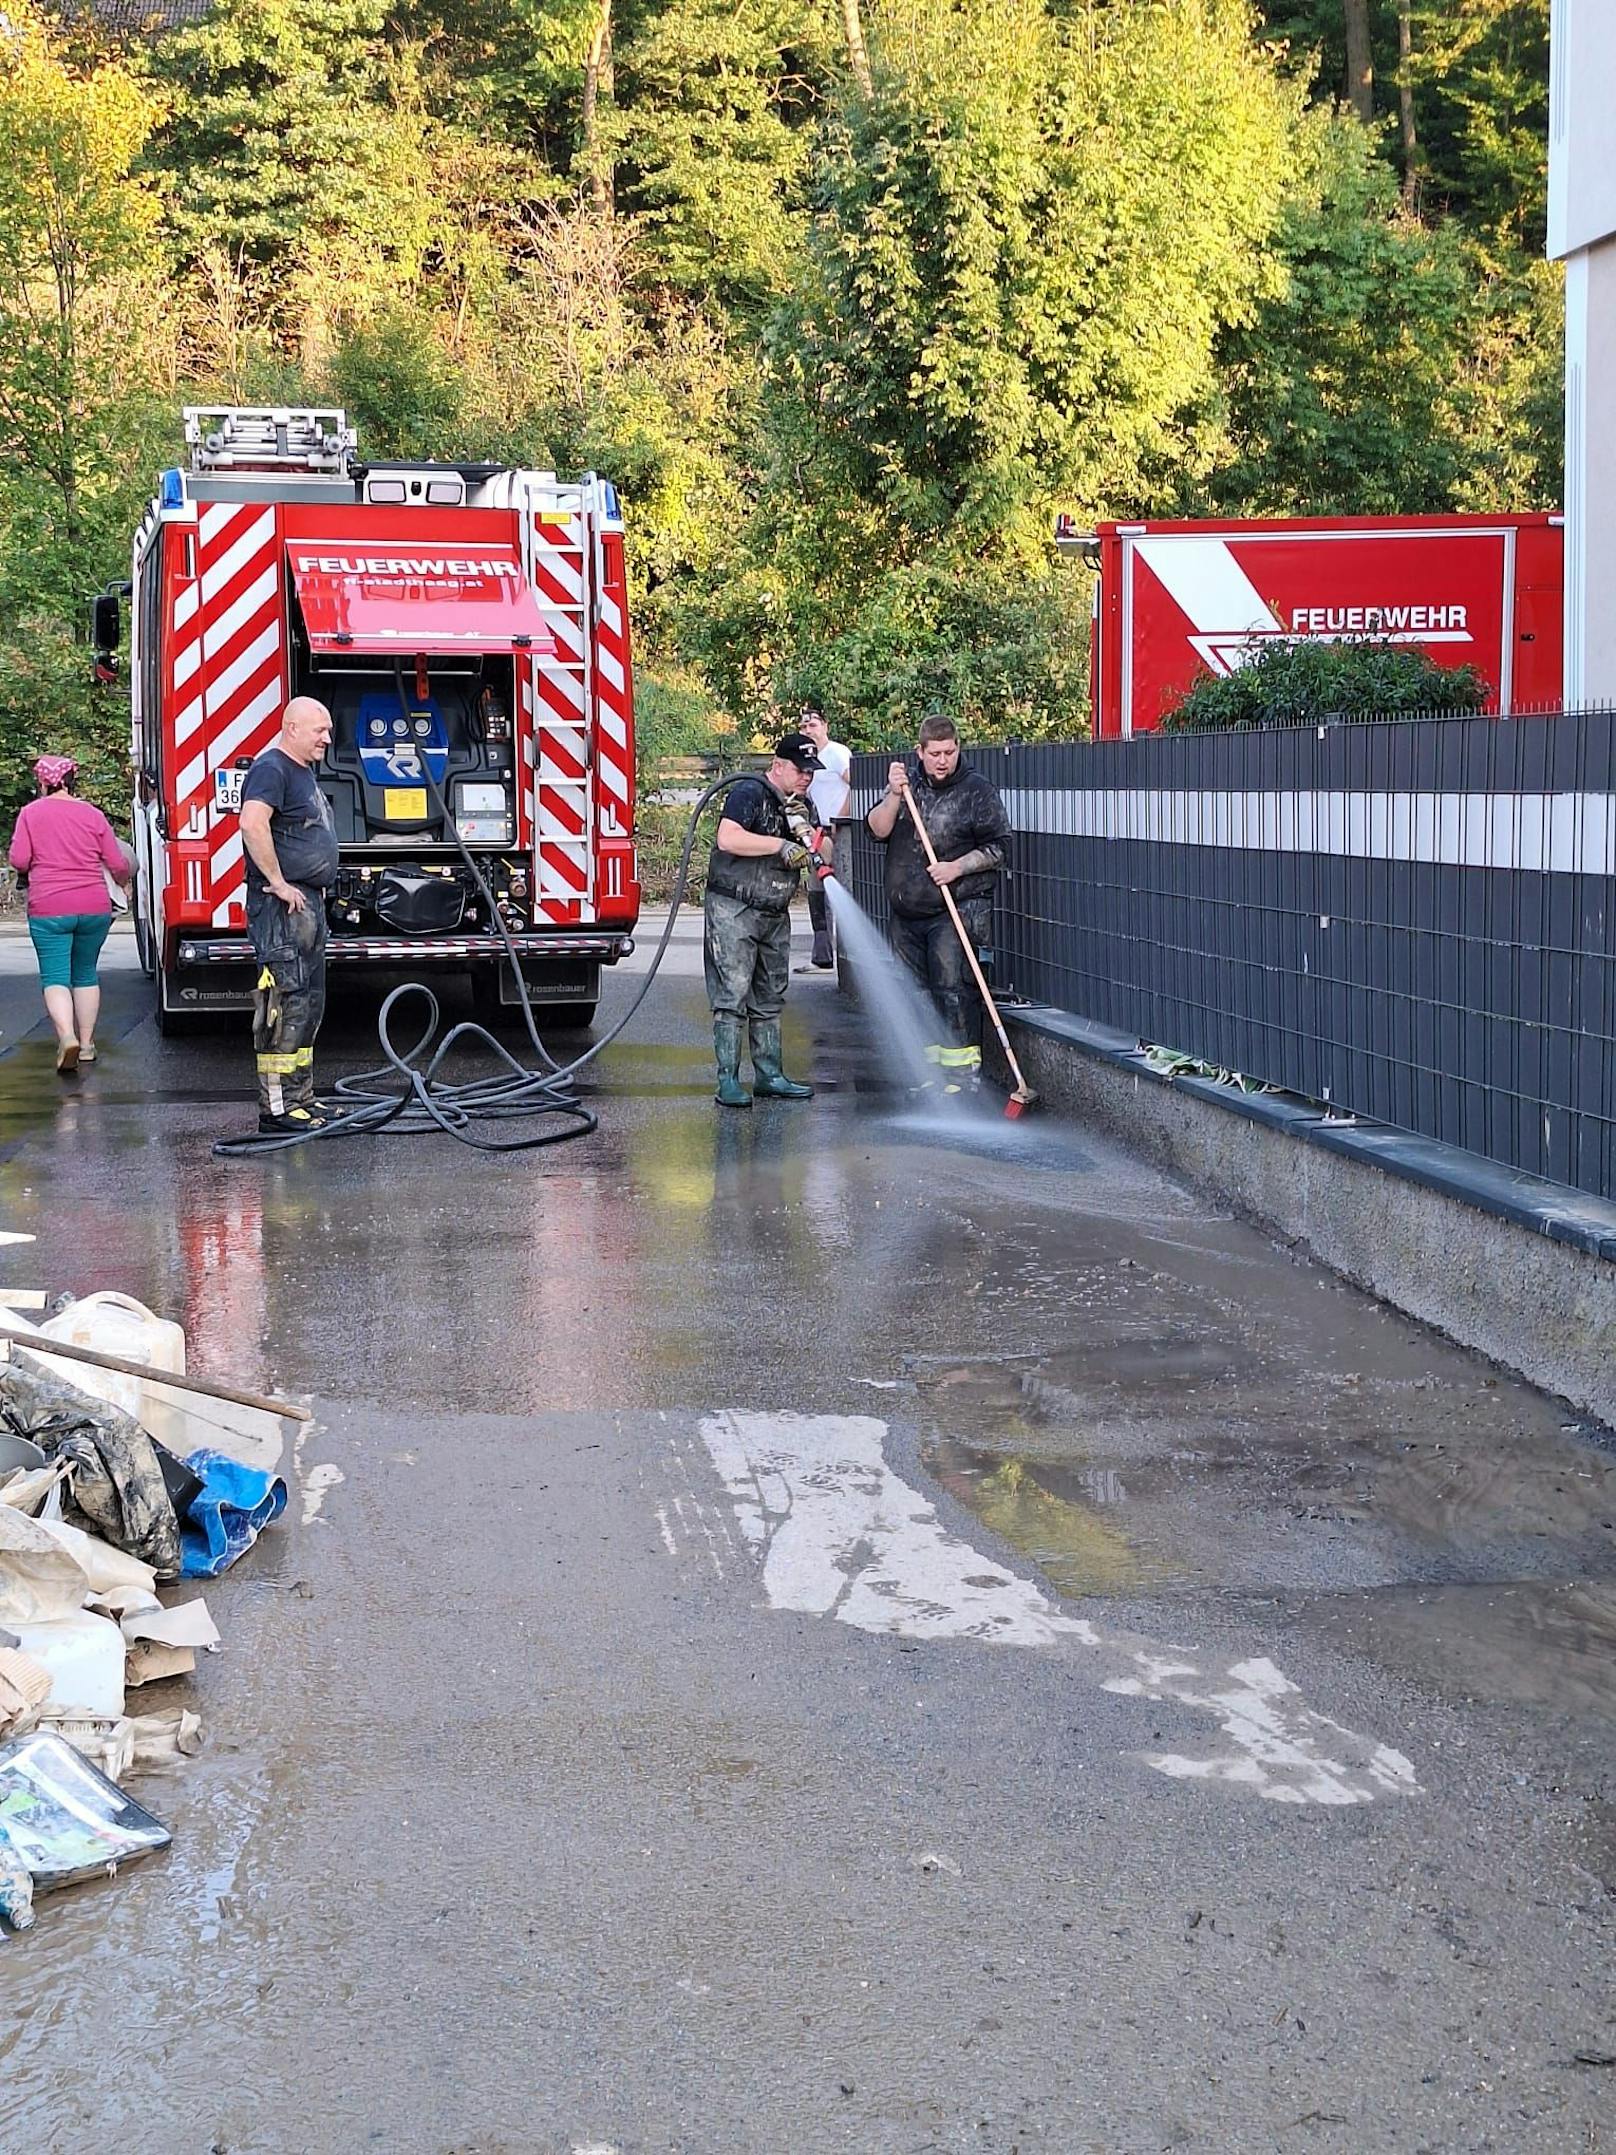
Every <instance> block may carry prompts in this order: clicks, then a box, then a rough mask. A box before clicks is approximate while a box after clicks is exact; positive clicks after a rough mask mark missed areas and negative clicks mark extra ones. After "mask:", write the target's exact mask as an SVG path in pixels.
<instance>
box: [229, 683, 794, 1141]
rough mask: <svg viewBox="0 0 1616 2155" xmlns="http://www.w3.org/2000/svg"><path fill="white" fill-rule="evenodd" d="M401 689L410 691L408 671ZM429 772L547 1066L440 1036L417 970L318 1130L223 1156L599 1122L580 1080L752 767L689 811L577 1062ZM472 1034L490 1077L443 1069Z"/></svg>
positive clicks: (566, 1134) (664, 940)
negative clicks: (560, 1047) (417, 1010)
mask: <svg viewBox="0 0 1616 2155" xmlns="http://www.w3.org/2000/svg"><path fill="white" fill-rule="evenodd" d="M400 695H401V697H402V695H403V688H402V681H401V683H400ZM420 764H421V769H422V773H423V775H424V777H425V780H426V783H427V785H428V786H429V787H430V789H431V791H432V794H433V796H434V798H435V801H436V803H437V806H438V809H439V810H440V812H441V813H442V815H443V818H444V822H445V825H446V827H447V828H448V829H450V830H451V831H453V832H454V835H455V843H456V845H457V846H458V848H459V850H460V857H461V859H462V860H463V861H464V863H465V865H466V867H467V868H468V869H469V870H470V872H471V875H472V878H473V880H474V881H475V883H476V886H477V889H478V891H479V892H480V894H481V896H482V899H483V902H484V904H485V905H486V906H487V908H488V912H489V917H490V919H491V920H492V921H493V922H494V924H495V926H496V928H497V929H498V932H499V936H500V939H501V941H502V942H503V944H504V946H505V962H506V963H507V964H509V966H510V968H511V973H512V977H513V978H514V980H515V982H516V992H517V995H518V997H519V999H520V1003H521V1009H522V1018H523V1022H524V1023H525V1025H526V1027H527V1036H528V1040H529V1042H530V1044H531V1046H532V1049H533V1052H534V1054H535V1055H536V1056H537V1057H538V1060H539V1064H540V1067H539V1068H538V1069H536V1070H535V1069H530V1068H529V1067H528V1066H527V1065H526V1064H525V1063H522V1062H519V1061H518V1060H517V1058H516V1056H514V1055H513V1054H512V1053H511V1051H510V1049H509V1048H507V1047H506V1046H505V1044H504V1042H503V1041H501V1040H498V1039H496V1038H495V1037H494V1035H493V1034H492V1033H491V1032H489V1031H488V1029H487V1027H486V1026H482V1025H479V1024H476V1023H475V1022H474V1021H472V1020H469V1019H468V1020H465V1021H463V1022H462V1023H460V1024H458V1025H452V1026H450V1027H449V1029H448V1031H447V1032H445V1033H444V1034H443V1036H442V1038H441V1039H440V1038H439V1037H438V1028H439V1023H440V1012H439V1007H438V999H437V997H436V996H435V995H434V994H433V992H432V990H431V989H430V988H429V987H427V986H426V984H425V983H424V982H423V981H419V980H410V981H406V982H404V984H403V985H402V986H401V987H397V988H394V989H393V991H392V993H391V994H390V995H389V996H388V997H387V999H386V1000H385V1002H384V1003H383V1004H382V1007H381V1010H380V1012H379V1014H378V1016H377V1020H376V1030H377V1035H378V1038H379V1041H380V1045H381V1051H382V1061H381V1062H380V1063H378V1064H377V1065H376V1066H375V1068H374V1069H371V1070H362V1071H359V1072H358V1073H356V1074H355V1075H354V1076H352V1077H343V1078H338V1079H337V1080H336V1082H335V1084H334V1085H333V1086H332V1088H331V1092H332V1096H333V1098H334V1100H335V1102H336V1103H337V1107H338V1112H337V1113H335V1114H333V1115H331V1116H330V1117H329V1118H328V1119H327V1120H325V1121H324V1122H321V1123H319V1124H317V1125H316V1126H315V1127H314V1128H313V1129H310V1130H298V1131H288V1132H286V1133H285V1134H284V1135H283V1134H281V1133H279V1132H277V1133H274V1134H271V1135H263V1136H259V1135H251V1136H246V1137H231V1138H223V1139H221V1140H220V1141H219V1143H217V1144H216V1145H215V1146H214V1148H213V1150H214V1153H215V1155H216V1156H217V1157H218V1158H220V1159H246V1158H252V1157H256V1156H257V1155H258V1154H260V1153H268V1152H284V1151H286V1150H287V1149H288V1148H290V1147H292V1146H296V1145H311V1144H315V1143H317V1142H318V1141H320V1140H321V1139H323V1138H330V1137H354V1136H359V1135H379V1134H380V1133H382V1132H384V1131H385V1132H388V1133H390V1134H391V1135H393V1136H420V1135H424V1134H426V1133H428V1132H430V1131H433V1130H439V1131H442V1133H443V1134H444V1135H445V1136H446V1137H452V1138H455V1139H457V1140H458V1141H459V1142H460V1143H461V1144H462V1145H470V1146H472V1147H473V1148H474V1149H475V1150H476V1151H478V1152H531V1151H534V1150H536V1149H537V1148H538V1147H539V1146H541V1145H558V1144H561V1143H563V1142H564V1141H565V1140H566V1139H568V1138H572V1137H587V1136H588V1134H589V1132H590V1131H591V1130H594V1129H596V1128H598V1126H599V1120H600V1118H599V1117H598V1116H597V1115H596V1113H595V1111H594V1109H593V1108H591V1107H588V1106H586V1105H585V1103H584V1101H583V1100H582V1099H580V1097H579V1095H578V1091H577V1088H576V1085H575V1083H574V1080H575V1079H576V1078H577V1076H578V1073H579V1072H580V1071H581V1070H583V1069H585V1068H587V1066H588V1065H589V1064H590V1063H592V1062H593V1061H594V1060H595V1057H596V1056H597V1055H600V1054H602V1053H603V1052H604V1051H605V1049H607V1048H609V1047H610V1046H611V1044H612V1042H613V1041H614V1040H616V1039H617V1038H618V1037H619V1035H620V1034H622V1033H623V1032H625V1031H626V1030H627V1028H628V1027H629V1025H630V1024H632V1022H633V1020H634V1018H635V1016H636V1014H637V1013H638V1011H639V1008H640V1005H641V1004H642V1003H643V1002H644V1001H645V998H646V996H647V995H648V994H649V993H650V992H651V986H652V983H653V982H654V981H655V979H656V976H657V972H658V970H659V968H660V967H661V964H662V961H663V959H664V958H665V957H666V955H667V951H668V944H669V942H670V940H671V939H672V936H673V924H674V922H675V921H676V920H677V919H678V917H679V908H680V906H681V905H682V904H683V903H684V896H685V886H686V884H687V883H688V881H689V878H690V856H691V854H692V852H693V851H694V849H695V843H696V832H697V828H698V826H699V824H700V821H701V817H702V814H703V812H704V811H705V810H706V809H707V807H708V806H709V805H710V803H712V802H713V801H715V800H717V799H718V797H719V795H720V794H722V793H726V792H727V791H728V790H729V788H730V787H731V786H734V785H738V784H739V783H740V782H741V780H742V779H743V778H745V777H747V776H748V775H749V774H748V773H747V772H745V771H732V772H730V773H729V774H728V775H727V776H726V777H723V778H720V779H717V780H715V781H714V783H713V784H712V785H710V786H709V787H708V788H707V790H706V792H705V793H704V794H703V795H702V796H701V798H700V800H699V801H697V803H696V805H695V807H694V808H693V809H692V810H691V811H690V827H689V829H688V830H687V831H686V833H685V842H684V846H683V849H682V850H681V852H680V855H679V866H678V871H677V874H676V875H675V877H674V885H673V900H672V903H671V905H670V906H669V908H668V917H667V919H666V921H665V922H664V923H663V927H662V934H661V936H660V938H659V939H658V941H657V945H656V949H655V950H654V951H653V953H652V955H651V963H650V965H649V967H648V968H647V971H646V975H645V979H644V980H643V981H642V982H641V984H640V988H639V991H638V993H637V994H636V995H635V997H634V999H633V1001H632V1002H631V1003H630V1004H629V1006H628V1009H627V1010H626V1011H625V1012H624V1013H623V1015H622V1017H620V1018H619V1019H618V1021H617V1023H616V1024H615V1025H614V1026H612V1028H611V1030H610V1031H609V1032H607V1033H604V1034H603V1035H602V1036H601V1038H600V1039H598V1040H595V1041H592V1042H591V1044H590V1045H589V1046H588V1047H587V1048H586V1049H585V1050H584V1052H583V1053H582V1054H581V1055H576V1056H574V1057H573V1059H572V1060H571V1061H570V1062H566V1063H557V1062H556V1060H555V1059H554V1057H553V1056H552V1055H551V1054H550V1052H549V1050H548V1049H547V1048H546V1047H545V1045H544V1042H543V1041H542V1040H541V1039H540V1038H539V1028H538V1022H537V1020H536V1019H535V1017H534V1015H533V1005H532V1003H531V1001H530V1000H529V997H528V992H527V983H526V981H525V980H524V979H523V977H522V966H521V961H520V959H519V957H518V955H517V950H516V945H515V942H514V941H513V940H512V937H511V931H510V927H509V924H508V923H507V922H506V920H505V918H504V915H503V914H502V913H501V912H500V909H499V907H498V906H497V905H496V904H495V902H494V896H493V893H492V891H491V890H490V889H489V887H488V884H487V881H486V879H485V878H484V876H483V872H482V870H481V868H479V866H478V865H477V861H476V858H475V856H474V855H473V854H472V852H471V850H470V848H469V847H468V846H467V845H466V842H465V840H464V839H463V838H462V837H461V836H460V832H459V829H458V827H457V826H456V824H455V821H454V818H453V816H451V815H450V814H449V811H448V807H447V804H446V803H445V801H444V798H443V791H442V788H441V787H440V786H439V784H438V782H437V780H436V779H435V778H434V777H433V775H432V772H431V770H430V769H429V768H428V765H427V760H426V758H425V757H424V756H422V757H421V758H420ZM804 850H805V851H807V852H808V856H809V860H810V863H811V865H812V867H813V869H814V872H815V873H816V874H819V875H821V876H823V875H825V874H827V873H828V872H829V871H828V868H827V866H826V864H825V862H824V860H823V859H822V858H821V857H820V856H819V855H818V853H817V852H815V851H814V850H813V849H812V848H805V849H804ZM412 998H414V999H416V1000H417V1001H418V1002H420V1003H422V1004H424V1006H425V1008H424V1010H423V1012H422V1023H421V1027H420V1030H419V1032H418V1034H417V1036H416V1038H415V1040H414V1041H413V1042H412V1043H411V1044H410V1045H408V1046H407V1047H406V1046H400V1045H399V1043H398V1041H397V1040H395V1038H394V1035H393V1023H394V1015H395V1013H396V1012H397V1011H398V1010H399V1008H400V1006H401V1005H403V1004H406V1003H408V1002H409V1001H410V1000H411V999H412ZM468 1044H473V1045H482V1046H485V1047H487V1048H489V1049H491V1050H492V1051H493V1053H494V1055H495V1056H496V1057H497V1058H498V1061H499V1062H500V1063H501V1064H502V1065H503V1068H502V1069H498V1070H495V1071H493V1072H492V1073H489V1074H486V1075H484V1076H481V1077H474V1078H464V1079H460V1080H457V1081H451V1080H450V1079H448V1078H446V1077H445V1076H444V1075H443V1066H444V1063H445V1062H446V1060H447V1059H448V1057H449V1055H450V1054H451V1053H452V1052H453V1051H454V1050H455V1049H456V1048H457V1047H462V1046H465V1045H468ZM536 1116H542V1117H547V1118H549V1117H554V1118H557V1119H558V1121H559V1125H560V1126H559V1127H553V1128H546V1129H541V1130H530V1131H528V1132H526V1133H524V1134H523V1135H520V1136H507V1137H499V1136H484V1135H482V1134H481V1131H482V1129H483V1128H484V1127H485V1126H486V1125H489V1124H498V1123H502V1122H518V1121H522V1122H531V1121H532V1120H533V1118H534V1117H536Z"/></svg>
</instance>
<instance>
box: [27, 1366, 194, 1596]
mask: <svg viewBox="0 0 1616 2155" xmlns="http://www.w3.org/2000/svg"><path fill="white" fill-rule="evenodd" d="M17 1352H18V1350H17V1349H16V1348H14V1349H13V1354H14V1356H15V1355H16V1354H17ZM0 1426H3V1427H5V1428H7V1429H9V1430H10V1431H11V1432H12V1434H13V1435H15V1436H19V1437H27V1438H29V1439H30V1440H31V1441H32V1442H33V1443H35V1444H37V1445H38V1446H39V1448H40V1450H41V1451H42V1452H44V1454H45V1455H46V1457H47V1458H48V1459H52V1460H64V1461H66V1463H67V1465H68V1467H69V1468H70V1470H71V1480H70V1484H69V1487H70V1495H69V1497H68V1500H67V1502H66V1503H65V1504H64V1506H63V1517H64V1518H66V1519H67V1520H68V1521H69V1523H70V1524H72V1525H74V1526H79V1527H82V1528H84V1529H85V1531H86V1532H88V1533H91V1534H98V1535H100V1537H101V1539H102V1540H103V1541H109V1542H111V1543H112V1545H113V1547H114V1548H115V1549H125V1550H127V1551H128V1552H129V1554H130V1555H131V1556H137V1557H139V1558H140V1560H141V1562H142V1563H144V1564H149V1565H150V1566H151V1568H152V1570H153V1571H155V1572H156V1574H157V1576H158V1577H159V1578H160V1579H173V1578H177V1577H178V1575H179V1569H180V1526H179V1520H178V1519H177V1518H176V1516H175V1513H174V1506H173V1503H172V1502H171V1501H170V1498H169V1494H168V1490H167V1487H166V1486H165V1484H164V1481H163V1472H162V1468H161V1467H160V1466H159V1464H158V1459H157V1449H156V1447H155V1445H154V1444H153V1443H152V1440H151V1438H150V1437H149V1436H147V1434H146V1432H145V1430H144V1429H142V1428H141V1426H140V1424H139V1423H138V1422H136V1421H133V1420H131V1418H130V1417H129V1416H128V1415H127V1414H125V1413H124V1412H123V1410H122V1409H121V1408H119V1407H114V1406H112V1405H110V1404H109V1403H108V1402H107V1401H106V1400H102V1399H92V1398H91V1397H90V1395H89V1394H88V1393H87V1392H81V1391H80V1390H79V1388H78V1387H77V1385H74V1384H69V1383H67V1382H66V1381H65V1380H63V1379H62V1378H59V1377H55V1376H50V1375H46V1374H45V1373H44V1372H43V1371H41V1370H37V1369H34V1368H30V1367H29V1366H28V1365H27V1363H26V1362H24V1361H22V1360H19V1359H13V1360H11V1361H8V1362H4V1363H0Z"/></svg>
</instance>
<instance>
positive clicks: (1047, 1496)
mask: <svg viewBox="0 0 1616 2155" xmlns="http://www.w3.org/2000/svg"><path fill="white" fill-rule="evenodd" d="M920 1458H921V1464H922V1465H923V1466H924V1467H925V1469H926V1471H927V1473H928V1474H930V1475H932V1476H933V1477H934V1479H935V1480H936V1481H938V1482H939V1483H940V1484H941V1485H942V1487H943V1488H944V1489H946V1490H947V1491H948V1493H949V1495H950V1496H951V1497H953V1498H954V1499H955V1501H956V1502H957V1503H960V1504H963V1505H964V1506H965V1507H966V1509H967V1510H968V1511H972V1512H974V1513H975V1514H976V1516H977V1517H978V1518H979V1519H980V1520H981V1521H982V1524H983V1525H984V1526H985V1527H987V1528H988V1529H989V1530H990V1531H991V1532H992V1533H995V1534H997V1535H998V1536H999V1537H1000V1539H1001V1540H1004V1541H1007V1542H1008V1543H1009V1544H1010V1546H1011V1548H1012V1549H1018V1550H1019V1551H1020V1552H1021V1554H1022V1555H1023V1556H1025V1557H1027V1558H1029V1559H1030V1560H1031V1562H1033V1563H1034V1564H1036V1565H1037V1566H1038V1569H1039V1570H1040V1571H1041V1572H1042V1573H1043V1575H1044V1577H1045V1578H1046V1579H1047V1580H1048V1581H1049V1583H1050V1585H1051V1586H1053V1587H1056V1588H1058V1589H1059V1591H1060V1592H1061V1593H1063V1594H1071V1595H1080V1594H1122V1593H1126V1592H1128V1591H1129V1590H1130V1589H1131V1588H1134V1587H1141V1586H1144V1585H1146V1584H1147V1583H1152V1582H1156V1581H1159V1580H1160V1579H1162V1578H1164V1577H1165V1576H1166V1573H1165V1570H1164V1569H1163V1568H1161V1567H1159V1566H1157V1565H1156V1564H1155V1563H1154V1562H1153V1561H1152V1560H1147V1559H1146V1558H1145V1557H1144V1556H1142V1555H1141V1553H1140V1552H1139V1551H1138V1550H1137V1549H1135V1548H1134V1547H1133V1545H1132V1543H1131V1542H1129V1541H1128V1539H1127V1538H1126V1536H1125V1535H1123V1534H1122V1533H1120V1532H1119V1531H1118V1529H1117V1527H1116V1525H1115V1523H1114V1520H1108V1519H1107V1518H1106V1517H1105V1511H1106V1509H1110V1510H1112V1511H1113V1513H1114V1511H1115V1508H1116V1507H1117V1506H1118V1505H1120V1504H1123V1503H1125V1502H1126V1501H1127V1491H1126V1489H1125V1487H1124V1485H1123V1483H1122V1479H1121V1477H1120V1475H1119V1474H1118V1473H1117V1472H1116V1470H1115V1469H1114V1468H1111V1467H1073V1466H1066V1465H1056V1464H1054V1463H1053V1462H1039V1461H1034V1460H1029V1459H1025V1458H1022V1457H1019V1456H1018V1455H1016V1454H1011V1455H1010V1456H1009V1457H1003V1456H1001V1455H999V1454H996V1453H994V1452H987V1451H979V1450H975V1449H973V1448H972V1447H971V1446H969V1445H963V1444H954V1443H949V1442H944V1443H941V1444H933V1445H929V1446H925V1447H923V1448H922V1450H921V1454H920Z"/></svg>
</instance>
